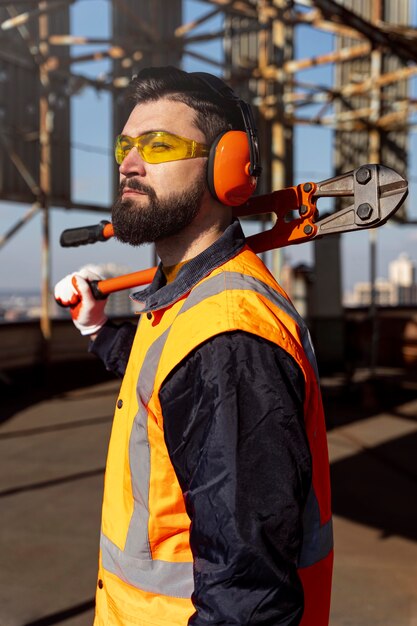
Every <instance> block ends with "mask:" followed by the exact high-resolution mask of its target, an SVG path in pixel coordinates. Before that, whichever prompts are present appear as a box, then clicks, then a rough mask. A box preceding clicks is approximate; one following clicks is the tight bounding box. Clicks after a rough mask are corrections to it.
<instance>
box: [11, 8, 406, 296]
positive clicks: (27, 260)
mask: <svg viewBox="0 0 417 626" xmlns="http://www.w3.org/2000/svg"><path fill="white" fill-rule="evenodd" d="M207 11H208V5H207V4H204V3H201V2H198V1H197V0H185V2H184V13H185V21H187V19H191V18H193V17H195V16H198V15H200V14H203V13H206V12H207ZM411 23H412V24H413V25H414V26H416V24H417V0H411ZM210 26H211V27H212V28H214V27H215V26H216V24H215V22H214V21H213V22H212V23H211V25H210ZM202 30H203V29H202ZM71 32H72V33H73V34H80V35H87V36H89V37H106V36H107V35H108V33H109V32H110V14H109V3H108V2H107V1H106V0H81V1H79V2H75V3H74V4H73V5H72V7H71ZM296 33H297V38H296V42H295V44H296V56H297V57H299V58H304V57H308V56H313V55H318V54H322V53H325V52H329V51H330V50H331V49H332V36H331V35H329V34H323V33H319V32H318V31H314V30H313V29H312V28H310V27H304V26H301V27H297V29H296ZM218 46H219V44H218V43H216V42H213V43H212V44H211V48H210V54H211V56H216V55H217V54H219V53H220V51H219V49H218ZM97 47H98V48H100V46H96V47H95V48H88V47H86V46H83V47H73V49H72V52H73V53H74V54H82V53H86V52H88V51H89V50H92V49H97ZM206 50H207V48H206ZM108 68H109V66H108V65H107V63H106V62H95V63H88V64H86V63H83V64H82V65H81V64H80V65H79V66H75V67H74V71H77V72H79V73H83V74H88V75H91V76H97V75H98V74H100V73H101V72H106V71H107V70H108ZM184 68H185V69H187V70H192V71H197V70H200V71H213V69H212V67H211V66H210V67H209V66H204V65H203V64H201V63H198V64H196V62H195V61H191V60H190V58H189V57H188V58H187V59H185V64H184ZM331 72H332V66H331V65H328V66H325V67H322V68H313V69H309V70H305V71H303V72H300V73H298V74H297V78H298V79H299V80H305V81H306V82H314V81H315V80H317V82H320V83H322V84H327V85H331V83H332V75H331ZM412 90H413V97H414V98H416V97H417V80H413V81H412ZM71 119H72V150H71V165H72V174H73V176H72V194H73V200H74V201H78V202H91V203H94V204H101V205H104V206H108V205H109V204H111V201H112V198H111V179H112V174H113V168H115V167H116V164H115V162H114V159H113V154H112V145H113V137H112V129H111V115H110V97H109V95H108V94H106V93H104V92H103V93H97V92H96V91H94V90H93V89H91V88H86V89H84V90H83V91H82V92H81V93H79V94H78V95H77V96H75V97H73V98H72V106H71ZM416 127H417V124H416ZM332 156H333V155H332V132H331V130H329V129H326V128H320V127H308V126H298V127H296V129H295V170H294V181H293V183H294V184H298V183H300V182H303V181H306V180H314V181H320V180H324V179H326V178H329V177H330V176H331V175H332V172H333V164H332ZM358 165H360V164H358ZM409 190H410V191H409V200H408V216H409V218H410V219H413V220H416V221H417V133H416V130H414V132H413V133H411V134H410V152H409ZM28 208H29V207H28V205H20V204H17V203H10V202H0V234H3V233H5V232H6V231H7V230H8V229H9V228H10V227H11V226H12V225H13V224H14V223H15V222H16V221H17V220H18V219H20V218H21V217H22V216H23V215H24V213H25V212H26V211H27V210H28ZM318 208H319V209H320V208H322V209H323V210H326V208H328V207H326V206H325V205H323V206H321V204H320V202H319V205H318ZM101 219H110V215H109V213H103V214H101V213H93V212H86V211H83V212H81V211H73V210H71V211H65V210H62V209H53V210H52V211H51V218H50V230H51V284H52V285H54V284H55V282H57V281H58V280H59V279H60V278H62V276H64V275H65V274H67V273H69V272H72V271H74V270H77V269H79V268H80V267H82V266H83V265H85V264H86V263H94V264H101V263H108V262H113V263H116V264H117V265H119V266H120V268H121V269H122V270H123V271H135V270H138V269H143V268H146V267H149V266H151V265H153V263H154V262H153V251H152V248H151V247H150V246H146V247H142V248H139V249H135V248H131V247H129V246H127V245H123V244H121V243H119V242H116V241H113V240H111V241H108V242H105V243H98V244H95V245H94V246H84V247H79V248H61V247H60V245H59V237H60V234H61V232H62V230H64V229H66V228H74V227H77V226H81V225H86V224H95V223H97V222H99V221H100V220H101ZM245 228H246V230H247V233H248V234H251V233H252V232H255V230H256V225H255V226H254V225H253V224H251V225H250V226H249V225H248V226H245ZM376 232H377V239H378V243H377V275H378V276H382V277H384V276H385V277H386V276H387V265H388V263H389V261H390V260H393V259H394V258H396V257H397V256H398V255H399V254H400V253H401V252H407V253H408V254H409V256H410V257H411V258H412V259H413V260H414V261H415V262H416V264H417V225H414V226H396V225H395V224H392V223H388V224H386V225H384V226H383V227H381V228H379V229H377V231H376ZM341 246H342V272H343V288H344V290H350V289H351V288H352V286H353V284H354V283H355V282H359V281H366V280H369V231H363V232H360V233H356V232H355V233H350V234H346V235H343V236H342V243H341ZM40 250H41V220H40V217H39V216H37V217H35V218H33V219H32V220H31V221H30V222H29V223H28V224H26V225H25V226H24V227H23V228H22V229H21V230H20V231H19V232H18V233H17V234H16V235H15V236H14V237H13V238H12V239H11V240H10V241H9V242H7V243H6V244H5V246H3V248H1V249H0V256H1V258H2V265H1V267H2V271H1V272H0V290H1V291H8V292H10V291H15V292H20V291H23V290H31V291H38V290H39V287H40V274H41V272H40V266H41V254H40ZM284 258H285V259H286V260H287V261H288V262H290V263H291V264H297V263H301V262H306V263H310V264H311V263H312V262H313V258H314V249H313V244H302V245H298V246H290V247H287V248H285V250H284Z"/></svg>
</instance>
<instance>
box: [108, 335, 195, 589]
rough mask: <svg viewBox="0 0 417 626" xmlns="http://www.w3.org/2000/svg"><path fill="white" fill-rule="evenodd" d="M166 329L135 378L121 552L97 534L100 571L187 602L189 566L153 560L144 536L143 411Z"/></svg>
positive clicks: (146, 454) (146, 465)
mask: <svg viewBox="0 0 417 626" xmlns="http://www.w3.org/2000/svg"><path fill="white" fill-rule="evenodd" d="M170 329H171V328H167V329H166V330H165V332H164V333H162V335H160V337H158V339H156V341H154V343H153V344H152V345H151V346H150V347H149V350H148V352H147V353H146V356H145V359H144V361H143V364H142V367H141V370H140V373H139V377H138V382H137V397H138V405H139V408H138V412H137V414H136V416H135V419H134V423H133V426H132V431H131V434H130V440H129V462H130V474H131V481H132V492H133V499H134V506H133V514H132V517H131V520H130V523H129V530H128V533H127V539H126V545H125V548H124V550H120V548H118V547H117V546H116V545H115V544H114V543H113V542H112V541H111V540H110V539H109V538H108V537H106V536H105V535H104V533H101V541H100V545H101V553H102V563H103V567H104V569H105V570H107V571H108V572H111V573H112V574H115V575H116V576H117V577H118V578H120V579H121V580H123V581H125V582H126V583H128V584H129V585H132V586H133V587H137V588H138V589H142V590H143V591H149V592H151V593H159V594H164V595H167V596H174V597H179V598H190V596H191V593H192V592H193V588H194V582H193V564H192V563H191V562H189V563H173V562H168V561H160V560H153V559H152V555H151V550H150V547H149V535H148V522H149V481H150V471H151V468H150V450H149V441H148V411H147V408H146V407H147V405H148V403H149V400H150V398H151V396H152V392H153V388H154V384H155V376H156V372H157V369H158V364H159V360H160V358H161V354H162V350H163V348H164V345H165V342H166V339H167V337H168V334H169V331H170ZM133 555H134V556H133Z"/></svg>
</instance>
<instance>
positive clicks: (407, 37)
mask: <svg viewBox="0 0 417 626" xmlns="http://www.w3.org/2000/svg"><path fill="white" fill-rule="evenodd" d="M77 1H78V0H24V1H22V2H20V1H19V0H17V1H16V0H15V1H14V2H13V3H11V2H10V1H7V0H0V84H1V85H2V87H3V89H2V92H0V199H7V200H23V201H24V202H26V203H28V204H30V205H31V207H30V208H29V209H28V211H27V213H26V214H25V216H24V217H23V218H22V219H21V220H19V221H18V222H17V223H16V224H15V225H14V226H13V227H12V228H11V229H9V231H8V232H6V233H5V234H4V235H3V236H2V237H0V246H1V245H4V244H5V243H6V242H7V241H8V240H9V239H10V238H11V237H12V236H14V234H15V233H16V232H17V231H18V230H19V229H20V228H21V227H22V226H23V225H24V224H25V223H27V221H28V220H30V219H31V218H32V216H33V215H35V214H36V213H38V212H39V211H41V212H42V224H43V241H42V246H43V263H42V316H41V328H42V334H43V337H44V340H45V345H47V344H48V340H49V337H50V332H51V328H50V321H49V308H48V301H49V293H50V284H49V283H50V271H49V264H50V261H49V253H48V251H49V230H48V215H49V211H50V210H51V208H53V207H55V206H60V207H66V208H69V209H70V208H77V209H83V208H85V209H88V210H97V211H99V212H103V211H108V207H102V206H95V205H92V204H82V203H76V202H73V200H72V198H71V192H70V176H71V172H70V159H69V147H70V120H69V102H70V99H71V97H72V96H73V95H74V94H76V93H78V92H79V91H80V90H81V89H83V88H84V87H87V86H90V87H93V88H95V89H97V90H99V91H106V92H109V93H110V94H111V95H112V102H113V107H112V116H113V126H114V130H115V132H116V131H119V129H120V128H121V127H122V126H123V123H124V121H125V118H126V112H127V109H126V104H125V103H124V101H123V97H122V94H123V91H124V89H125V87H126V86H127V84H128V83H129V81H130V79H131V76H132V75H133V74H135V73H136V72H137V71H138V70H139V69H140V68H141V67H144V66H146V65H152V64H155V65H163V64H171V65H178V66H180V65H181V64H182V63H184V61H185V60H186V59H187V58H188V59H194V60H196V61H198V62H200V63H202V64H204V66H205V67H208V68H212V71H213V73H216V74H218V75H220V76H223V77H224V78H225V79H226V80H227V81H228V82H229V83H230V84H231V86H232V87H233V88H234V89H235V90H236V91H237V92H238V93H239V94H240V95H241V97H243V98H244V99H246V100H248V101H249V102H251V104H252V105H253V106H254V108H255V110H256V115H257V124H258V130H259V136H260V143H261V145H262V158H263V168H264V173H265V175H264V176H263V179H262V183H261V185H262V186H261V192H263V193H265V192H268V191H270V190H272V189H279V188H282V187H286V186H290V185H292V184H293V167H294V166H293V132H294V128H295V127H296V126H297V125H313V126H322V127H328V128H331V129H333V130H334V131H335V133H336V135H335V137H336V147H337V150H336V154H335V158H334V162H335V173H337V172H338V171H342V170H345V171H346V170H347V169H351V168H352V166H357V165H358V158H360V160H361V161H364V162H366V161H368V162H384V161H386V160H387V159H388V160H389V163H387V164H388V165H390V166H391V167H394V168H395V169H397V170H399V171H404V169H406V165H407V164H406V159H407V138H408V135H409V133H410V131H412V130H415V129H416V111H417V101H416V99H415V98H414V99H413V98H412V97H411V96H410V94H411V89H410V82H411V80H412V78H413V77H414V76H415V75H416V74H417V63H416V62H417V45H416V41H417V29H416V28H413V27H410V25H409V1H408V0H404V2H399V3H392V2H390V0H366V1H364V0H337V1H336V0H299V1H296V0H198V1H197V0H196V1H195V2H194V0H184V1H183V2H182V1H181V0H152V2H151V1H150V0H107V2H108V3H109V8H110V9H111V12H112V16H113V21H112V26H113V28H112V34H111V36H109V37H103V38H92V37H88V36H87V35H86V36H84V37H80V36H78V35H77V36H76V35H73V34H71V32H70V27H69V25H70V19H69V16H70V9H71V5H74V4H76V3H77ZM191 4H194V5H196V8H198V11H197V10H196V11H195V14H196V15H197V14H198V16H197V17H194V18H193V19H191V20H188V21H187V20H185V19H184V15H185V13H186V11H185V9H184V7H185V5H187V6H188V7H189V6H190V5H191ZM394 5H395V6H394ZM301 27H303V28H304V29H305V32H306V33H307V34H308V32H310V30H311V31H313V30H316V31H321V32H325V33H331V34H332V35H334V39H333V40H334V48H333V50H332V51H331V52H328V53H326V54H321V55H317V56H314V55H312V56H308V57H307V58H297V56H296V54H295V45H294V41H295V36H296V33H297V29H298V28H301ZM86 28H87V25H86ZM213 43H216V45H217V48H216V50H217V52H216V53H215V54H213V52H211V49H212V45H213ZM82 45H89V46H92V45H93V46H95V47H96V49H95V51H94V52H88V53H86V54H82V55H80V54H73V48H72V47H73V46H77V50H78V49H79V46H82ZM102 59H109V60H110V62H111V71H109V72H108V73H107V74H106V75H104V76H103V75H100V76H97V77H96V78H91V77H90V76H87V75H84V74H83V73H82V72H81V73H80V72H75V71H74V66H75V65H77V67H79V65H80V64H82V63H83V62H90V61H94V60H102ZM326 65H331V66H332V67H333V68H334V83H333V85H331V86H329V85H322V84H318V83H317V82H315V81H312V82H310V83H306V82H305V81H302V80H300V79H299V78H298V76H299V74H300V72H302V71H303V70H306V69H308V68H313V67H324V66H326ZM5 77H6V78H5ZM19 103H21V104H19ZM23 105H24V106H23ZM28 111H30V116H31V117H30V119H31V122H30V124H29V123H28ZM54 155H55V156H54ZM358 155H359V156H358ZM353 161H354V163H353ZM56 162H59V163H60V168H59V171H58V170H55V171H54V170H53V167H54V165H53V163H56ZM329 175H331V172H329ZM402 219H403V221H406V219H407V218H406V215H405V214H403V215H402ZM278 265H279V262H278V264H277V267H276V268H275V269H276V271H279V267H278Z"/></svg>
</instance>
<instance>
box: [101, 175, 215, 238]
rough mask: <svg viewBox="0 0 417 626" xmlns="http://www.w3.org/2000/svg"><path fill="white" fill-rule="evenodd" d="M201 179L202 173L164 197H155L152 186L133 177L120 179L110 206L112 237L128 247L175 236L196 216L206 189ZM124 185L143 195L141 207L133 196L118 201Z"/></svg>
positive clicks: (202, 178)
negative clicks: (190, 185) (187, 186)
mask: <svg viewBox="0 0 417 626" xmlns="http://www.w3.org/2000/svg"><path fill="white" fill-rule="evenodd" d="M205 179H206V176H205V173H204V174H202V175H201V176H200V177H199V178H198V179H197V180H196V181H195V183H194V185H193V188H192V189H190V190H187V191H183V192H181V193H171V194H169V195H168V196H167V197H166V198H158V196H157V195H156V192H155V190H154V189H153V188H152V187H149V185H144V184H143V183H141V182H139V181H138V180H136V179H134V178H132V179H131V180H124V181H123V182H122V183H121V184H120V186H119V194H118V197H117V199H116V201H115V202H114V204H113V207H112V223H113V228H114V236H115V238H116V239H118V240H119V241H122V242H123V243H128V244H130V245H131V246H140V245H142V244H144V243H153V242H155V241H158V240H159V239H164V238H165V237H171V236H172V235H176V234H177V233H179V232H180V231H181V230H183V229H184V228H186V227H187V226H189V224H191V222H192V221H193V220H194V218H195V217H196V215H197V213H198V211H199V209H200V206H201V201H202V198H203V195H204V192H205V189H206V182H205ZM126 187H127V188H129V189H135V190H137V191H142V192H143V193H145V194H147V196H148V203H147V205H142V206H141V204H140V203H139V202H137V200H136V199H135V198H134V197H132V198H127V199H125V200H122V194H123V190H124V189H125V188H126ZM142 200H143V196H142Z"/></svg>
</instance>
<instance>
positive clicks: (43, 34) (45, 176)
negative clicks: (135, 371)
mask: <svg viewBox="0 0 417 626" xmlns="http://www.w3.org/2000/svg"><path fill="white" fill-rule="evenodd" d="M46 8H47V1H46V0H42V1H41V2H39V9H40V10H41V13H40V16H39V52H40V54H41V56H42V62H41V63H40V66H39V79H40V88H41V92H40V100H39V131H40V132H39V138H40V166H39V181H40V188H41V197H40V206H41V215H42V220H41V224H42V234H41V237H42V250H41V318H40V326H41V332H42V340H43V359H44V363H46V364H47V363H48V361H49V353H50V340H51V319H50V304H49V292H50V264H51V259H50V237H49V203H50V195H51V143H50V134H51V130H52V117H51V116H52V114H51V111H50V110H49V72H48V66H47V60H48V53H49V45H48V35H49V28H48V26H49V25H48V20H49V18H48V14H47V13H46V12H45V13H43V12H42V10H45V9H46Z"/></svg>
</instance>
